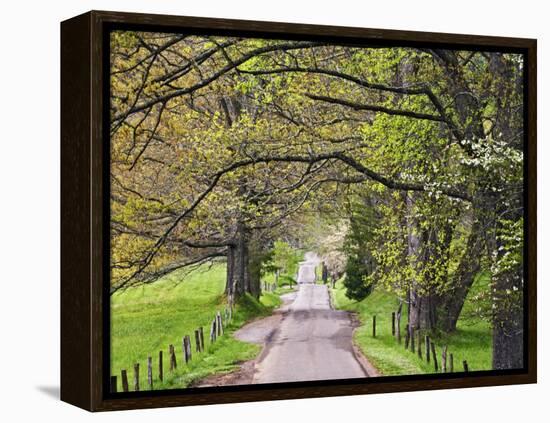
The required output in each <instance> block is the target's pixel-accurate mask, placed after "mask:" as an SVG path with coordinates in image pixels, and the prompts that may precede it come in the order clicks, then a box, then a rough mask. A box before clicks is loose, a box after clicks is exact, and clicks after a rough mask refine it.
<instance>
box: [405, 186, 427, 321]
mask: <svg viewBox="0 0 550 423" xmlns="http://www.w3.org/2000/svg"><path fill="white" fill-rule="evenodd" d="M413 195H414V194H413V193H408V194H406V197H405V201H406V205H407V221H406V224H407V246H408V251H407V254H408V256H409V260H411V262H412V266H413V267H415V268H417V269H420V268H421V266H423V263H422V261H423V260H422V236H421V229H420V227H419V225H418V222H417V220H416V219H415V218H413V216H414V214H415V212H414V198H413ZM409 284H410V285H409V293H408V295H407V301H408V303H409V309H408V321H409V327H410V328H412V329H415V330H417V329H430V328H431V327H429V326H427V323H429V322H430V319H429V318H427V314H428V311H429V307H428V305H429V298H426V297H424V296H423V295H421V294H420V293H419V291H420V290H422V288H421V286H420V285H421V281H417V280H411V281H410V282H409Z"/></svg>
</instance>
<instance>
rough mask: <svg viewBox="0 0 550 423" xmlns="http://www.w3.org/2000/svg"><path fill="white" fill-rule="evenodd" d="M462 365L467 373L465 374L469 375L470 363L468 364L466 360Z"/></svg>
mask: <svg viewBox="0 0 550 423" xmlns="http://www.w3.org/2000/svg"><path fill="white" fill-rule="evenodd" d="M462 365H463V366H464V372H465V373H468V362H467V361H466V360H464V361H463V362H462Z"/></svg>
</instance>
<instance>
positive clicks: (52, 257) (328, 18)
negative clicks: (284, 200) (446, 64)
mask: <svg viewBox="0 0 550 423" xmlns="http://www.w3.org/2000/svg"><path fill="white" fill-rule="evenodd" d="M544 4H545V2H544V1H540V0H539V1H532V0H523V1H505V0H500V1H480V0H475V1H472V0H460V1H458V0H455V1H447V2H443V1H442V0H439V1H437V0H434V1H422V0H416V1H410V0H409V1H407V0H389V1H388V0H357V1H355V2H354V1H351V0H337V1H336V0H333V1H321V0H317V1H315V0H311V1H303V0H302V1H299V0H271V1H270V0H264V1H261V0H256V1H254V2H250V3H247V2H246V1H244V0H225V1H224V0H200V1H179V2H176V1H168V0H154V1H153V0H149V1H146V0H133V1H122V0H110V1H105V0H102V1H99V0H98V1H84V0H74V1H71V2H69V1H66V2H53V1H42V2H39V1H34V2H32V1H25V0H11V1H6V2H3V4H2V12H1V13H2V22H1V23H0V31H1V34H2V35H1V37H0V63H1V65H0V74H1V77H0V108H1V111H0V184H1V190H0V215H1V218H0V225H1V227H0V250H1V255H0V257H1V259H0V263H1V265H2V268H1V271H0V286H1V290H0V299H1V305H0V313H1V318H0V325H1V326H0V327H1V331H0V354H1V359H0V392H1V396H0V420H3V421H5V422H9V421H15V420H12V419H16V418H17V417H19V418H18V419H17V420H19V421H23V419H21V417H24V420H25V421H32V420H30V419H31V418H36V419H40V420H44V419H45V420H46V421H58V422H63V421H75V419H77V421H80V420H83V421H84V420H86V421H89V420H92V419H95V421H98V420H101V421H132V422H134V423H137V422H141V421H144V422H145V421H147V422H149V423H150V422H152V421H159V422H160V421H163V422H167V421H183V420H185V421H198V422H211V421H214V419H219V420H222V419H223V421H224V422H232V421H239V422H249V421H254V422H257V423H259V422H261V423H264V422H271V421H286V422H291V421H297V420H298V419H304V420H305V421H308V422H313V421H314V420H316V421H319V422H334V421H337V422H341V421H342V420H343V419H350V420H353V421H361V422H373V421H377V420H378V421H395V420H396V419H400V420H406V421H408V422H417V421H418V422H419V421H422V422H424V423H425V422H426V421H439V422H445V423H451V422H455V421H456V422H458V421H460V422H464V421H471V422H474V421H475V422H478V421H486V422H498V423H503V422H512V421H519V420H524V419H528V418H533V420H534V421H541V420H542V419H543V417H542V416H543V413H544V414H546V419H545V421H548V420H547V418H548V415H549V414H550V413H549V411H548V410H549V398H550V397H549V396H548V392H549V391H550V389H549V388H550V383H549V382H548V376H549V375H548V373H549V371H548V369H549V366H548V361H547V360H548V355H547V352H548V348H547V347H548V339H549V338H548V336H546V338H543V330H542V328H544V327H545V326H546V328H548V324H549V322H548V319H549V317H548V316H549V313H548V307H546V308H543V307H542V305H543V301H544V300H545V299H546V300H548V285H547V279H548V272H549V266H548V262H549V260H548V259H547V256H548V253H549V249H548V247H547V242H546V238H548V236H550V233H549V225H548V223H547V222H548V220H547V219H546V218H547V217H549V216H550V215H549V210H548V208H549V200H548V198H549V197H548V194H547V192H545V189H547V188H548V185H549V184H550V166H548V165H547V163H545V162H546V161H547V160H548V157H549V146H548V144H547V142H546V141H547V140H546V139H545V138H546V137H545V133H544V129H545V128H544V127H543V123H544V121H545V118H547V117H548V116H547V113H548V107H547V106H548V94H549V93H548V84H546V83H545V81H544V80H543V78H542V76H543V75H545V74H548V70H549V66H548V65H549V64H548V58H549V56H550V52H549V48H548V44H547V42H546V41H547V40H548V39H549V37H550V26H549V25H548V20H547V18H548V16H549V14H548V13H547V12H546V11H544ZM89 9H99V10H121V11H131V12H150V13H167V14H179V15H190V16H213V17H224V18H242V19H258V20H274V21H286V22H298V23H315V24H330V25H349V26H362V27H371V28H391V29H409V30H420V31H439V32H456V33H470V34H486V35H506V36H516V37H530V38H538V40H539V53H538V54H539V72H538V74H539V81H538V86H539V136H538V139H539V144H538V150H539V195H538V197H539V213H538V214H539V222H538V227H539V272H538V273H539V280H538V288H539V320H538V321H539V381H540V383H539V384H538V385H530V386H512V387H495V388H483V389H464V390H454V391H449V390H447V391H433V392H417V393H405V394H384V395H370V396H356V397H344V398H321V399H313V400H297V401H296V400H294V401H278V402H268V403H254V404H237V405H220V406H208V407H188V408H176V409H161V410H146V411H129V412H118V413H103V414H95V415H92V414H89V413H86V412H84V411H81V410H79V409H77V408H75V407H72V406H70V405H67V404H64V403H61V402H59V401H58V400H57V399H56V398H55V397H56V396H57V392H58V386H59V382H58V380H59V376H58V375H59V329H58V328H59V201H60V200H59V22H60V21H61V20H64V19H67V18H69V17H71V16H74V15H77V14H79V13H82V12H85V11H87V10H89ZM546 335H548V329H546ZM545 347H546V348H545ZM545 353H546V354H545ZM544 390H546V394H544V393H543V392H544ZM6 417H7V419H6ZM10 417H11V418H10Z"/></svg>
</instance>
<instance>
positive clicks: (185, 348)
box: [181, 335, 191, 364]
mask: <svg viewBox="0 0 550 423" xmlns="http://www.w3.org/2000/svg"><path fill="white" fill-rule="evenodd" d="M181 348H182V352H183V359H184V360H185V363H186V364H187V363H188V362H189V360H191V340H190V339H189V335H185V336H184V337H183V339H182V341H181Z"/></svg>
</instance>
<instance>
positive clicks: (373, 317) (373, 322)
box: [372, 316, 376, 338]
mask: <svg viewBox="0 0 550 423" xmlns="http://www.w3.org/2000/svg"><path fill="white" fill-rule="evenodd" d="M372 337H373V338H376V316H372Z"/></svg>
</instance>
